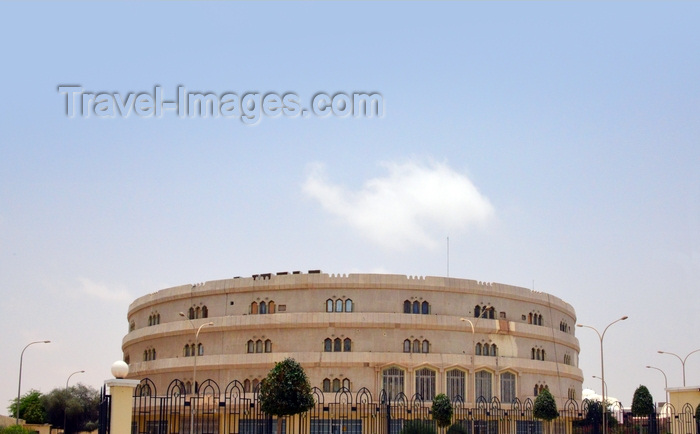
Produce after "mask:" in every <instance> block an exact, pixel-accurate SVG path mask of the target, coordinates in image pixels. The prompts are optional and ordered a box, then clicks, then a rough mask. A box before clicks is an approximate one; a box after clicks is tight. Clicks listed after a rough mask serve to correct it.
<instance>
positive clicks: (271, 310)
mask: <svg viewBox="0 0 700 434" xmlns="http://www.w3.org/2000/svg"><path fill="white" fill-rule="evenodd" d="M267 312H268V313H275V302H274V301H269V302H268V303H267Z"/></svg>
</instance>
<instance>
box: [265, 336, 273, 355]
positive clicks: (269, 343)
mask: <svg viewBox="0 0 700 434" xmlns="http://www.w3.org/2000/svg"><path fill="white" fill-rule="evenodd" d="M265 352H266V353H271V352H272V341H271V340H269V339H267V340H266V341H265Z"/></svg>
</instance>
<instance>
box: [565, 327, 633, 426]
mask: <svg viewBox="0 0 700 434" xmlns="http://www.w3.org/2000/svg"><path fill="white" fill-rule="evenodd" d="M626 319H627V315H625V316H623V317H622V318H619V319H616V320H615V321H613V322H611V323H610V324H608V325H607V327H605V329H603V333H602V334H601V333H600V332H599V331H598V329H596V328H595V327H593V326H589V325H583V324H576V326H577V327H586V328H589V329H591V330H593V331H594V332H596V334H597V335H598V338H599V339H600V376H601V378H600V380H601V386H602V389H603V401H602V402H601V404H602V406H603V434H606V433H607V432H608V429H607V428H608V427H607V415H606V413H607V406H606V405H605V364H604V363H603V338H604V337H605V332H607V331H608V328H610V326H611V325H613V324H615V323H616V322H618V321H624V320H626Z"/></svg>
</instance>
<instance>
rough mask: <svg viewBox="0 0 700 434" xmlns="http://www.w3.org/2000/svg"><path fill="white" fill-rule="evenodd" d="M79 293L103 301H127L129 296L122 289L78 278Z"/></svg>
mask: <svg viewBox="0 0 700 434" xmlns="http://www.w3.org/2000/svg"><path fill="white" fill-rule="evenodd" d="M78 280H79V281H80V285H81V288H80V289H81V291H82V292H83V293H84V294H86V295H89V296H91V297H94V298H99V299H100V300H105V301H129V300H131V296H130V295H129V293H128V292H127V291H126V290H125V289H124V288H113V287H109V286H107V285H105V284H104V283H97V282H93V281H92V280H90V279H88V278H85V277H79V278H78Z"/></svg>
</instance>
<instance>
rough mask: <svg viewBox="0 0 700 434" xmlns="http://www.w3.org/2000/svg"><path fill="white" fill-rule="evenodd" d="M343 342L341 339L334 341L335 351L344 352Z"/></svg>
mask: <svg viewBox="0 0 700 434" xmlns="http://www.w3.org/2000/svg"><path fill="white" fill-rule="evenodd" d="M342 346H343V341H341V340H340V338H335V339H334V340H333V351H342V349H343V347H342Z"/></svg>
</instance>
